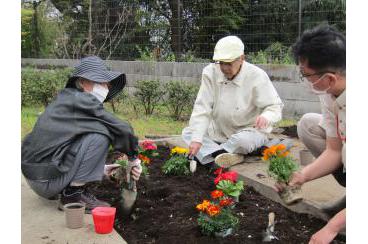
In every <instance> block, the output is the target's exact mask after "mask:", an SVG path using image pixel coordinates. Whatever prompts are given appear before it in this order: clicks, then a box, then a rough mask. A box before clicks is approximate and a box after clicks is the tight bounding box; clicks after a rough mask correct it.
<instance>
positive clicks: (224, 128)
mask: <svg viewBox="0 0 368 244" xmlns="http://www.w3.org/2000/svg"><path fill="white" fill-rule="evenodd" d="M213 60H214V61H215V63H211V64H209V65H207V66H206V67H205V68H204V69H203V72H202V81H201V87H200V89H199V92H198V95H197V99H196V101H195V104H194V108H193V112H192V115H191V118H190V121H189V126H188V127H186V128H185V129H184V130H183V132H182V137H183V139H184V141H185V142H186V143H187V145H188V146H189V154H190V156H195V157H196V159H197V160H198V161H199V162H200V163H201V164H208V163H212V162H216V164H217V165H222V166H224V167H230V166H231V165H234V164H237V163H240V162H242V161H243V160H244V155H246V154H249V153H251V152H253V151H255V150H257V149H258V148H260V147H262V146H263V145H265V143H267V142H268V138H267V134H268V133H270V132H271V130H272V125H273V124H274V123H276V122H278V121H279V120H280V119H281V112H282V108H283V103H282V101H281V99H280V97H279V95H278V94H277V92H276V90H275V88H274V86H273V85H272V83H271V81H270V79H269V77H268V76H267V74H266V72H265V71H263V70H262V69H260V68H258V67H257V66H255V65H253V64H250V63H248V62H246V61H245V56H244V44H243V42H242V41H241V40H240V39H239V38H238V37H236V36H227V37H224V38H222V39H220V40H219V41H218V42H217V44H216V46H215V51H214V55H213Z"/></svg>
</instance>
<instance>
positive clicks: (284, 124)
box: [275, 119, 298, 127]
mask: <svg viewBox="0 0 368 244" xmlns="http://www.w3.org/2000/svg"><path fill="white" fill-rule="evenodd" d="M297 123H298V120H296V119H283V120H281V121H279V122H277V123H276V125H275V127H288V126H292V125H296V124H297Z"/></svg>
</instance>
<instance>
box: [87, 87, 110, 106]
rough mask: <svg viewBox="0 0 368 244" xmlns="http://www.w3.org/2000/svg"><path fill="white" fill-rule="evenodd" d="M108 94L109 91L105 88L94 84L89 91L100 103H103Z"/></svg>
mask: <svg viewBox="0 0 368 244" xmlns="http://www.w3.org/2000/svg"><path fill="white" fill-rule="evenodd" d="M108 93H109V89H107V88H106V87H105V86H103V85H101V84H98V83H95V84H94V85H93V89H92V91H91V94H92V95H93V96H95V97H96V98H97V99H98V100H99V101H100V102H101V103H102V102H103V101H105V99H106V96H107V94H108Z"/></svg>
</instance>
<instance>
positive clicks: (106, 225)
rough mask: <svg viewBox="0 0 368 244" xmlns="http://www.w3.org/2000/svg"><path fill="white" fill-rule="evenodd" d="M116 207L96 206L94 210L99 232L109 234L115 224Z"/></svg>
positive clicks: (94, 218)
mask: <svg viewBox="0 0 368 244" xmlns="http://www.w3.org/2000/svg"><path fill="white" fill-rule="evenodd" d="M115 213H116V208H113V207H96V208H94V209H93V210H92V217H93V223H94V225H95V231H96V233H98V234H108V233H110V232H111V231H112V228H113V226H114V220H115Z"/></svg>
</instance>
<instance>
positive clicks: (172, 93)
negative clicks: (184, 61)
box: [165, 81, 199, 120]
mask: <svg viewBox="0 0 368 244" xmlns="http://www.w3.org/2000/svg"><path fill="white" fill-rule="evenodd" d="M198 89H199V86H198V85H194V84H188V83H185V82H182V81H170V82H169V83H167V84H166V85H165V90H166V92H167V98H166V101H165V103H166V106H167V107H168V109H169V110H170V113H171V116H172V117H173V118H174V119H176V120H179V119H180V118H181V115H182V113H183V111H185V110H187V109H191V108H192V107H193V104H194V101H195V99H196V95H197V93H198Z"/></svg>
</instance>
